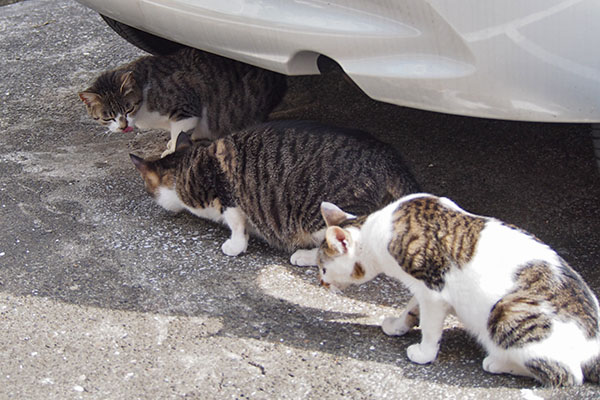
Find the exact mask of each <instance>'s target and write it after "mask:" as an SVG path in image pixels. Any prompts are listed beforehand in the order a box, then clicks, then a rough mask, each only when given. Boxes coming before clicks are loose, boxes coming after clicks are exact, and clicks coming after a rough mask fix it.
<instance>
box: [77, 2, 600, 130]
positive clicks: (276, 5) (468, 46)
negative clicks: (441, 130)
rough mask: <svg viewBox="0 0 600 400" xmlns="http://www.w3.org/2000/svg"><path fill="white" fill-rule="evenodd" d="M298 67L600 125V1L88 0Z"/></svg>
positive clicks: (393, 93) (238, 54)
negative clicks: (328, 67) (327, 67)
mask: <svg viewBox="0 0 600 400" xmlns="http://www.w3.org/2000/svg"><path fill="white" fill-rule="evenodd" d="M77 1H79V2H80V3H82V4H85V5H87V6H89V7H90V8H92V9H94V10H96V11H97V12H99V13H101V14H104V15H106V16H108V17H110V18H113V19H115V20H117V21H120V22H122V23H125V24H127V25H130V26H133V27H136V28H139V29H141V30H144V31H147V32H149V33H152V34H155V35H157V36H161V37H164V38H167V39H170V40H173V41H175V42H179V43H182V44H186V45H189V46H193V47H196V48H199V49H202V50H206V51H210V52H214V53H217V54H220V55H223V56H226V57H230V58H234V59H237V60H241V61H245V62H248V63H251V64H254V65H258V66H261V67H264V68H267V69H271V70H274V71H278V72H281V73H284V74H287V75H300V74H316V73H319V71H318V68H317V63H316V60H317V57H318V56H319V55H325V56H327V57H329V58H331V59H333V60H335V61H336V62H337V63H338V64H339V65H340V66H341V67H342V68H343V70H344V71H345V72H346V74H348V76H349V77H350V78H352V80H353V81H354V82H356V84H357V85H358V86H359V87H360V88H361V89H362V90H364V92H365V93H367V94H368V95H369V96H370V97H372V98H374V99H377V100H381V101H385V102H389V103H393V104H398V105H402V106H409V107H414V108H419V109H425V110H431V111H439V112H445V113H451V114H459V115H469V116H476V117H487V118H498V119H510V120H527V121H553V122H600V46H598V38H600V24H598V23H597V21H600V2H598V1H597V0H529V1H521V0H505V1H501V2H496V1H491V0H462V1H456V0H430V1H424V0H403V1H399V0H398V1H389V0H387V1H384V0H354V1H351V0H346V1H343V0H331V1H320V0H303V1H286V2H284V1H279V0H261V1H258V0H255V1H250V0H247V1H243V0H231V1H222V0H205V1H192V0H104V1H94V0H77Z"/></svg>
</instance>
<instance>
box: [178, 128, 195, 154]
mask: <svg viewBox="0 0 600 400" xmlns="http://www.w3.org/2000/svg"><path fill="white" fill-rule="evenodd" d="M191 145H192V140H191V139H190V137H189V136H188V134H187V133H185V132H179V135H178V136H177V142H176V144H175V151H179V150H183V149H185V148H188V147H190V146H191Z"/></svg>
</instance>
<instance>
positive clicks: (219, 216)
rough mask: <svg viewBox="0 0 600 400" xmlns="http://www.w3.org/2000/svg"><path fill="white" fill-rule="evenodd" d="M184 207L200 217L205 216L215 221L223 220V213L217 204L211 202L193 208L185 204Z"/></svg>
mask: <svg viewBox="0 0 600 400" xmlns="http://www.w3.org/2000/svg"><path fill="white" fill-rule="evenodd" d="M185 208H186V209H187V210H188V211H189V212H191V213H192V214H194V215H196V216H198V217H200V218H205V219H208V220H211V221H215V222H223V213H222V212H221V207H220V205H219V204H216V203H211V204H210V205H209V206H208V207H204V208H201V207H198V208H194V207H190V206H185Z"/></svg>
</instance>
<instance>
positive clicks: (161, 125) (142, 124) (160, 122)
mask: <svg viewBox="0 0 600 400" xmlns="http://www.w3.org/2000/svg"><path fill="white" fill-rule="evenodd" d="M129 122H130V123H133V124H135V126H136V127H138V128H139V129H163V130H166V131H168V130H170V129H171V121H170V120H169V117H168V116H167V115H162V114H160V113H159V112H157V111H150V110H148V107H147V106H146V102H144V103H143V105H142V107H140V109H139V110H138V112H137V113H135V115H134V116H133V117H132V118H131V121H129Z"/></svg>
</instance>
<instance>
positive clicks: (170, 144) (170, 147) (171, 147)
mask: <svg viewBox="0 0 600 400" xmlns="http://www.w3.org/2000/svg"><path fill="white" fill-rule="evenodd" d="M171 153H175V142H173V139H171V140H169V141H168V142H167V149H166V150H165V151H163V152H162V154H161V155H160V157H161V158H164V157H166V156H168V155H169V154H171Z"/></svg>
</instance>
